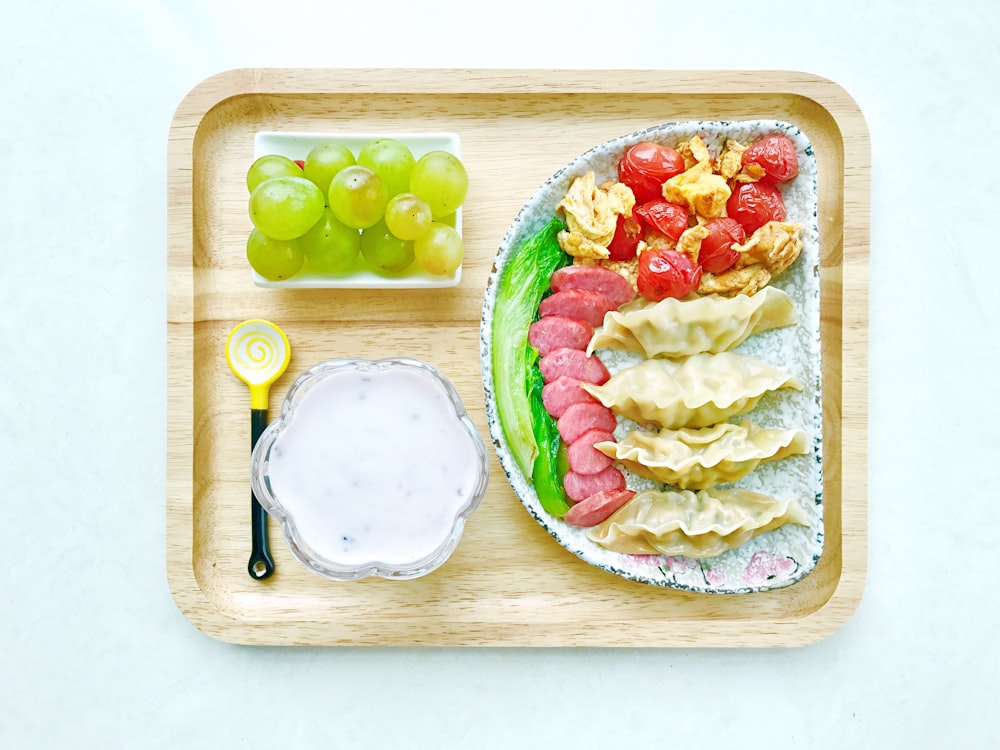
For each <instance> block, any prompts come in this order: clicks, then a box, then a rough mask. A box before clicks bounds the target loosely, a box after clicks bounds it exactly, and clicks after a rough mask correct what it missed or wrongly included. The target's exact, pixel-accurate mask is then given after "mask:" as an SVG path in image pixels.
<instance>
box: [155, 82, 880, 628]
mask: <svg viewBox="0 0 1000 750" xmlns="http://www.w3.org/2000/svg"><path fill="white" fill-rule="evenodd" d="M756 118H774V119H778V120H783V121H788V122H791V123H794V124H796V125H797V126H798V127H799V128H800V129H801V130H802V131H803V132H804V133H805V134H806V136H807V137H808V138H809V139H810V141H811V142H812V144H813V147H814V149H815V153H816V159H817V164H818V169H819V226H820V248H821V255H822V258H821V298H822V303H821V314H822V331H821V335H822V340H823V410H824V499H825V524H826V538H825V549H824V553H823V556H822V558H821V559H820V562H819V563H818V565H817V567H816V569H815V570H814V571H813V572H812V573H811V574H809V575H808V576H806V577H805V578H804V579H803V580H802V581H800V582H799V583H796V584H794V585H792V586H790V587H788V588H785V589H780V590H777V591H772V592H767V593H760V594H751V595H705V594H692V593H687V592H681V591H675V590H671V589H662V588H658V587H653V586H648V585H643V584H637V583H632V582H629V581H625V580H622V579H620V578H617V577H615V576H612V575H609V574H607V573H605V572H603V571H601V570H598V569H597V568H594V567H592V566H590V565H587V564H585V563H583V562H582V561H580V560H578V559H577V558H575V557H574V556H572V555H571V554H569V553H568V552H566V551H565V550H564V549H563V548H562V547H560V546H559V545H558V544H556V543H555V542H554V541H553V540H552V539H551V538H550V537H549V536H548V534H547V533H546V532H545V531H544V530H543V529H542V528H541V527H540V526H539V525H538V524H537V523H535V521H534V520H533V519H532V518H531V517H530V516H529V514H528V513H527V512H525V510H524V508H523V507H522V506H521V504H520V502H519V501H518V500H517V498H516V496H515V495H514V493H513V491H512V490H511V488H510V486H509V484H508V483H507V481H506V478H505V476H504V473H503V471H502V470H501V468H500V465H499V462H498V461H497V460H496V457H495V456H494V458H493V467H492V472H491V477H490V487H489V490H488V492H487V495H486V497H485V498H484V500H483V503H482V506H481V507H480V509H479V510H478V511H477V512H476V513H475V514H474V515H473V516H472V518H471V520H470V522H469V524H468V526H467V529H466V531H465V535H464V536H463V539H462V541H461V543H460V544H459V546H458V549H457V550H456V551H455V553H454V554H453V556H452V557H451V559H450V560H449V561H448V562H447V563H446V564H445V565H444V566H443V567H442V568H440V569H439V570H438V571H436V572H435V573H433V574H431V575H429V576H426V577H424V578H421V579H417V580H414V581H403V582H400V581H386V580H382V579H366V580H363V581H360V582H354V583H336V582H333V581H327V580H324V579H322V578H319V577H318V576H315V575H313V574H312V573H310V572H308V571H307V570H306V569H305V568H303V567H302V566H301V565H299V564H298V562H296V560H295V559H294V558H293V557H292V556H291V553H290V552H289V551H288V549H287V547H286V545H285V544H284V540H283V539H282V537H281V533H280V529H279V528H278V527H277V525H276V524H274V523H273V522H272V524H271V537H272V548H273V551H274V555H275V561H276V566H277V572H276V573H275V575H274V576H273V577H272V578H271V579H269V580H267V581H265V582H258V581H254V580H252V579H251V578H250V577H249V576H248V575H247V572H246V563H247V556H248V553H249V538H250V528H249V500H250V499H249V480H248V466H249V449H250V420H249V395H248V393H247V390H246V387H245V386H244V385H243V384H242V383H241V382H240V381H239V380H237V379H236V377H235V376H234V375H232V373H231V372H230V371H229V369H228V367H227V365H226V361H225V357H224V353H223V347H224V344H225V339H226V335H227V334H228V332H229V330H230V329H231V328H232V327H233V326H234V325H236V324H237V323H239V322H240V321H242V320H245V319H248V318H255V317H263V318H267V319H270V320H273V321H274V322H276V323H278V325H280V326H281V327H282V328H283V329H284V331H285V332H286V334H287V335H288V338H289V341H290V343H291V347H292V361H291V364H290V366H289V368H288V371H287V372H286V373H285V375H284V376H282V378H281V379H280V380H279V381H278V382H277V383H276V384H275V386H274V387H273V388H272V390H271V408H272V410H274V411H275V413H276V410H277V409H278V408H279V407H280V404H281V400H282V399H283V398H284V395H285V391H286V390H287V388H288V386H289V385H290V384H291V383H292V382H293V381H294V379H295V378H296V377H297V376H298V375H299V374H300V373H301V372H303V371H304V370H305V369H306V368H308V367H310V366H311V365H313V364H316V363H318V362H320V361H322V360H325V359H329V358H332V357H339V356H356V357H368V358H380V357H385V356H392V355H399V356H412V357H417V358H420V359H423V360H425V361H427V362H429V363H431V364H433V365H435V366H436V367H438V368H439V369H440V370H441V371H442V372H444V373H445V375H446V376H447V377H448V378H449V379H450V380H452V382H453V383H454V384H455V387H456V389H457V390H458V392H459V395H460V396H461V397H462V400H463V401H464V403H465V406H466V408H467V409H468V411H469V413H470V416H471V418H472V419H473V421H474V422H475V423H476V425H477V426H478V427H479V429H480V431H481V434H482V435H483V437H484V439H486V440H487V443H489V430H488V428H487V425H486V416H485V406H484V398H483V387H482V378H481V373H480V368H479V322H480V314H481V309H482V301H483V293H484V289H485V285H486V279H487V276H488V274H489V272H490V268H491V266H492V263H493V260H494V256H495V254H496V251H497V248H498V246H499V243H500V240H501V238H502V237H503V234H504V232H505V231H506V229H507V227H508V225H509V224H510V222H511V221H512V220H513V218H514V215H515V214H516V213H517V211H518V209H519V208H520V207H521V205H522V204H523V203H524V202H525V201H526V200H527V199H528V198H529V197H530V196H531V194H532V193H533V192H534V191H535V190H536V189H537V188H538V187H539V186H540V185H541V184H542V183H543V182H544V181H545V179H546V178H548V177H549V176H550V175H551V174H552V173H553V172H555V171H556V170H557V169H558V168H559V167H561V166H562V165H564V164H565V163H567V162H568V161H570V160H571V159H572V158H574V157H575V156H577V155H579V154H581V153H583V152H584V151H586V150H588V149H589V148H591V147H592V146H594V145H596V144H597V143H600V142H602V141H605V140H607V139H609V138H612V137H615V136H618V135H622V134H625V133H629V132H632V131H635V130H639V129H641V128H644V127H648V126H651V125H655V124H659V123H663V122H668V121H673V120H720V119H723V120H725V119H734V120H735V119H756ZM262 130H287V131H315V132H333V131H337V130H344V131H352V132H383V133H387V134H391V133H393V132H416V131H454V132H457V133H458V134H459V135H460V136H461V139H462V151H463V159H464V161H465V163H466V165H467V167H468V170H469V173H470V185H471V187H470V193H469V197H468V199H467V202H466V204H465V206H464V208H463V212H464V221H463V223H464V232H463V234H464V238H465V243H466V257H465V265H464V269H463V276H462V281H461V283H460V284H459V285H458V286H456V287H454V288H450V289H417V290H391V291H390V290H363V289H316V290H297V289H291V290H272V289H261V288H258V287H256V286H254V284H253V282H252V280H251V277H250V270H249V267H248V266H247V263H246V256H245V242H246V235H247V233H248V231H249V229H250V221H249V218H248V216H247V208H246V206H247V194H246V186H245V182H244V177H245V173H246V168H247V166H248V165H249V164H250V162H251V160H252V155H253V137H254V134H255V133H256V132H258V131H262ZM168 145H169V155H168V159H169V163H168V223H169V226H168V258H167V263H168V302H167V305H168V309H167V351H168V362H169V364H168V384H167V385H168V407H167V411H168V413H167V431H168V434H167V497H166V567H167V576H168V579H169V583H170V589H171V591H172V593H173V596H174V598H175V600H176V602H177V604H178V606H179V607H180V609H181V611H182V612H183V613H184V614H185V615H186V616H187V617H188V618H189V619H190V620H191V621H192V622H193V623H194V624H195V625H196V626H197V627H198V628H200V629H201V630H202V631H204V632H205V633H207V634H209V635H211V636H213V637H215V638H219V639H221V640H224V641H229V642H234V643H244V644H274V645H279V644H285V645H297V644H299V645H393V646H404V645H488V646H502V645H512V646H632V647H635V646H728V647H746V646H794V645H802V644H806V643H811V642H815V641H817V640H820V639H822V638H824V637H826V636H827V635H829V634H830V633H832V632H834V631H835V630H836V629H838V628H839V627H840V626H841V625H842V624H843V623H844V622H845V621H846V620H847V619H848V618H849V617H850V615H851V614H852V613H853V611H854V609H855V608H856V606H857V604H858V602H859V601H860V599H861V595H862V592H863V589H864V581H865V574H866V564H867V357H868V354H867V346H868V335H867V333H868V243H869V203H870V200H869V191H870V187H869V171H870V164H869V162H870V145H869V138H868V131H867V127H866V125H865V122H864V118H863V116H862V114H861V112H860V111H859V109H858V107H857V106H856V104H855V103H854V101H853V100H852V99H851V98H850V96H849V95H848V94H847V93H846V92H845V91H844V90H843V89H842V88H840V87H839V86H837V85H836V84H834V83H832V82H830V81H828V80H825V79H822V78H819V77H816V76H813V75H809V74H804V73H791V72H785V71H683V72H677V71H650V70H643V71H638V70H612V71H566V70H322V69H243V70H233V71H229V72H225V73H221V74H219V75H217V76H215V77H212V78H210V79H208V80H206V81H204V82H203V83H201V84H200V85H198V86H197V87H196V88H195V89H193V90H192V91H191V93H190V94H189V95H188V96H187V97H186V98H185V99H184V100H183V101H182V102H181V103H180V105H179V106H178V108H177V111H176V114H175V117H174V120H173V123H172V126H171V129H170V135H169V144H168ZM388 460H391V458H389V459H388Z"/></svg>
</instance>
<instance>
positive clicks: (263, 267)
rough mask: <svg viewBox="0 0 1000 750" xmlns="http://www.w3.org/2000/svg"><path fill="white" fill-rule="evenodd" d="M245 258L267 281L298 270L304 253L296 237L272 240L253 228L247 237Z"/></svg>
mask: <svg viewBox="0 0 1000 750" xmlns="http://www.w3.org/2000/svg"><path fill="white" fill-rule="evenodd" d="M247 260H248V261H250V266H251V268H253V270H255V271H256V272H257V273H259V274H260V275H261V276H263V277H264V278H265V279H267V280H268V281H281V280H283V279H288V278H291V277H292V276H294V275H295V274H297V273H298V272H299V269H300V268H302V263H303V261H304V260H305V254H304V253H303V252H302V243H301V242H300V241H299V240H298V239H294V240H273V239H271V238H270V237H267V236H266V235H264V234H263V233H262V232H261V231H260V230H259V229H256V228H255V229H252V230H250V236H249V237H247Z"/></svg>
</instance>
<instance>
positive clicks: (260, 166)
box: [247, 154, 302, 193]
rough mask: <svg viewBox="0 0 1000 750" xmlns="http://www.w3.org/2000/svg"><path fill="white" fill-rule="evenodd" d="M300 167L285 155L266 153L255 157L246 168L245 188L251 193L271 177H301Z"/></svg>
mask: <svg viewBox="0 0 1000 750" xmlns="http://www.w3.org/2000/svg"><path fill="white" fill-rule="evenodd" d="M301 176H302V169H301V168H300V167H299V165H298V164H296V163H295V162H294V161H292V160H291V159H289V158H288V157H287V156H281V155H280V154H267V155H266V156H262V157H260V158H259V159H257V160H256V161H255V162H254V163H253V164H251V165H250V169H248V170H247V190H249V191H250V192H251V193H252V192H253V191H254V190H256V189H257V186H258V185H259V184H260V183H262V182H264V181H265V180H270V179H271V178H272V177H301Z"/></svg>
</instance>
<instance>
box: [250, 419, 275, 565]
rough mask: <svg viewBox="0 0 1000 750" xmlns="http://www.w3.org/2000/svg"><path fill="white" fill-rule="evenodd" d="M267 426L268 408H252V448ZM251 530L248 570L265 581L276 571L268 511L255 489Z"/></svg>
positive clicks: (251, 496)
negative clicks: (268, 528) (270, 542)
mask: <svg viewBox="0 0 1000 750" xmlns="http://www.w3.org/2000/svg"><path fill="white" fill-rule="evenodd" d="M265 427H267V409H251V410H250V450H253V448H254V446H255V445H257V440H258V438H260V435H261V433H262V432H264V428H265ZM250 531H251V534H252V538H253V548H252V550H251V552H250V562H249V563H247V571H248V572H249V573H250V577H251V578H255V579H257V580H258V581H263V580H264V579H265V578H270V577H271V575H272V574H273V573H274V560H272V559H271V550H270V547H269V545H268V542H267V511H266V510H264V508H263V506H262V505H261V504H260V502H259V501H258V500H257V496H256V495H254V493H253V490H251V491H250Z"/></svg>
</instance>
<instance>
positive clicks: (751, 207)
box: [726, 182, 785, 235]
mask: <svg viewBox="0 0 1000 750" xmlns="http://www.w3.org/2000/svg"><path fill="white" fill-rule="evenodd" d="M726 213H727V214H728V215H729V216H730V217H732V218H734V219H736V221H738V222H739V223H740V224H741V225H742V226H743V231H744V232H746V233H747V235H751V234H753V233H754V232H756V231H757V230H758V229H759V228H760V227H762V226H764V225H765V224H767V222H769V221H784V220H785V201H784V200H783V199H782V197H781V192H780V191H779V190H778V188H776V187H774V185H768V184H767V183H766V182H743V183H740V184H739V185H737V186H736V187H735V188H734V189H733V194H732V195H731V196H729V200H728V201H726Z"/></svg>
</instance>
